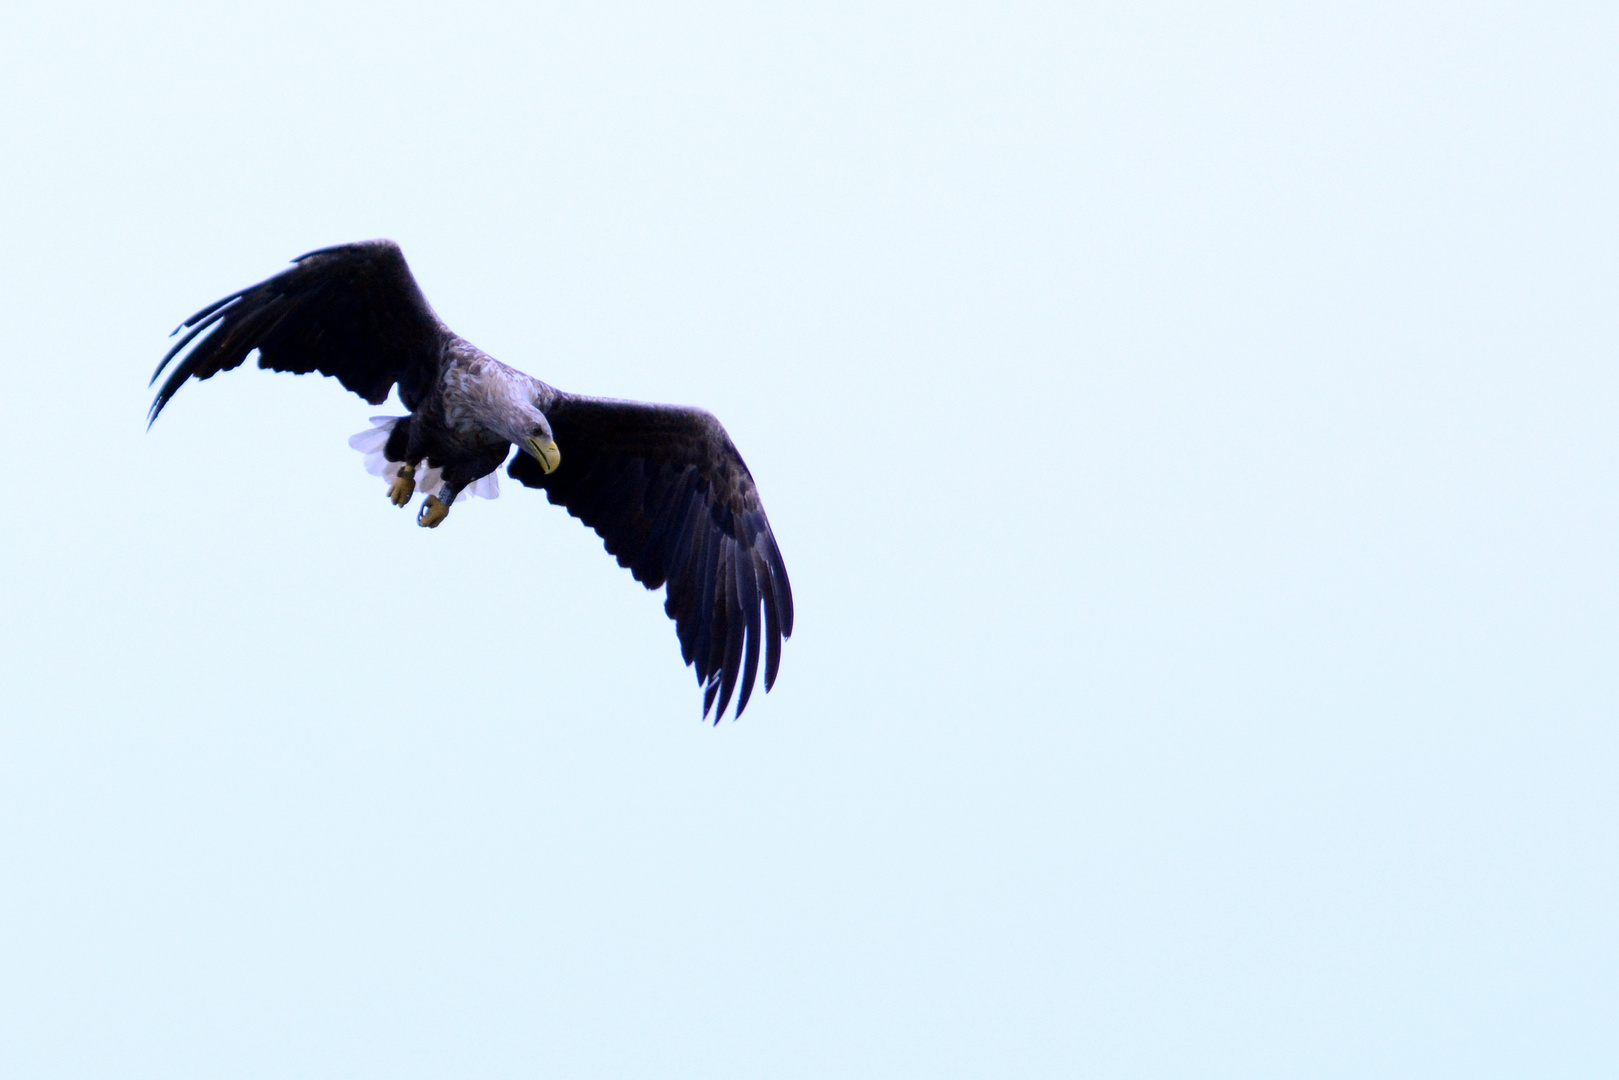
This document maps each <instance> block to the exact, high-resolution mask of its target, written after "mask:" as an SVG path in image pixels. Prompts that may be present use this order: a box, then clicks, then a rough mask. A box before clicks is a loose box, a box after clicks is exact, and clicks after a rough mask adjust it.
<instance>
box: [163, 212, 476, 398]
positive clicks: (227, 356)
mask: <svg viewBox="0 0 1619 1080" xmlns="http://www.w3.org/2000/svg"><path fill="white" fill-rule="evenodd" d="M295 262H296V265H295V266H293V267H292V268H291V269H290V270H284V271H282V272H281V273H279V274H277V275H276V276H275V277H273V278H270V279H269V280H267V281H261V282H259V284H257V285H253V286H250V287H248V288H246V289H243V290H242V291H241V292H235V293H232V294H230V295H229V296H227V297H225V298H224V299H223V300H218V301H215V302H214V303H212V304H209V305H208V306H207V307H205V308H203V309H202V310H201V311H199V312H197V313H196V314H195V315H193V316H191V318H189V319H187V320H186V321H185V322H183V323H181V324H180V326H179V328H178V329H176V330H175V333H176V334H178V333H179V332H180V331H181V330H185V331H186V334H185V335H184V336H183V337H181V338H180V340H179V341H178V342H176V343H175V346H174V348H172V349H170V350H169V351H168V354H167V355H165V356H164V357H163V360H162V362H161V363H159V364H158V366H157V370H156V371H154V372H153V373H152V381H153V382H156V381H157V377H158V376H159V375H161V374H162V373H163V369H164V368H165V367H167V366H168V364H169V361H170V360H173V359H174V358H175V356H177V355H179V353H180V352H181V351H182V350H184V349H185V347H186V346H187V345H189V344H191V342H192V341H193V340H194V339H195V338H197V336H198V335H200V334H204V333H205V332H206V336H204V337H203V338H202V340H200V341H198V342H197V344H196V347H195V348H193V349H192V350H191V351H190V352H189V353H187V354H186V356H185V358H184V360H182V361H181V362H180V363H179V364H178V365H177V366H176V367H175V369H174V371H172V372H171V373H170V374H169V377H168V380H167V381H166V382H164V384H163V388H162V389H161V390H159V391H158V394H157V397H156V398H155V399H154V400H153V402H152V409H151V412H150V414H149V420H148V422H150V421H152V420H156V419H157V416H158V414H159V413H160V412H162V411H163V406H165V405H167V404H168V403H169V399H170V398H172V397H173V396H174V394H175V391H177V390H179V389H180V387H181V385H182V384H184V382H185V381H186V380H187V379H188V378H193V377H194V378H198V379H206V378H208V377H209V376H212V375H215V374H218V373H219V372H221V371H229V370H230V369H231V368H234V367H237V366H238V365H240V364H241V362H242V361H243V360H245V359H247V355H248V354H249V353H251V352H252V351H253V350H254V349H257V350H258V351H259V367H261V368H270V369H272V370H274V371H292V372H298V373H299V374H303V373H307V372H311V371H318V372H320V373H321V374H322V375H331V376H333V377H335V378H336V379H337V380H338V381H339V382H341V383H342V384H343V385H344V386H346V387H348V388H349V389H350V390H352V391H354V392H355V393H356V394H359V395H360V396H361V397H363V398H365V399H366V400H367V401H369V402H370V403H371V404H373V405H381V404H382V403H383V402H384V401H386V400H387V399H388V391H389V390H391V389H392V388H393V385H394V383H396V382H397V383H398V384H399V397H400V399H401V400H402V401H404V403H405V405H406V407H408V408H410V409H415V408H416V405H417V399H419V398H420V397H421V395H422V394H423V393H425V392H426V390H427V389H428V388H429V387H431V386H432V385H433V383H434V381H435V380H436V379H437V378H438V374H439V363H440V357H441V356H442V355H443V352H444V344H445V342H446V341H447V340H448V338H449V336H450V332H449V330H448V329H447V328H446V327H445V326H444V324H443V323H441V322H439V319H438V316H437V315H434V314H433V309H432V308H431V307H429V306H428V304H427V299H426V297H424V296H423V295H422V290H421V289H420V288H419V287H418V286H417V284H416V279H415V278H413V277H412V276H411V274H410V267H409V266H407V265H406V264H405V256H404V254H403V253H401V252H400V250H399V248H398V246H396V245H395V244H393V243H391V242H390V241H386V240H373V241H370V242H369V243H364V244H345V245H343V246H342V247H335V248H323V249H321V250H320V251H312V252H310V253H309V254H307V255H301V256H299V257H298V258H297V259H296V260H295Z"/></svg>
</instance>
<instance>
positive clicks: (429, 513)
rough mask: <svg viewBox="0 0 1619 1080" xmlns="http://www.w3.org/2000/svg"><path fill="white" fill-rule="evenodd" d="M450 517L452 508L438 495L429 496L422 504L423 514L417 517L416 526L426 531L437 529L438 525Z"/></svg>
mask: <svg viewBox="0 0 1619 1080" xmlns="http://www.w3.org/2000/svg"><path fill="white" fill-rule="evenodd" d="M449 516H450V508H449V507H448V506H446V505H445V504H444V500H443V499H440V498H439V497H438V496H437V495H429V496H428V497H427V499H426V501H424V502H423V503H422V509H421V513H419V514H417V515H416V524H418V525H420V526H421V527H422V528H424V529H436V528H438V523H439V522H441V521H443V520H444V519H445V518H447V517H449Z"/></svg>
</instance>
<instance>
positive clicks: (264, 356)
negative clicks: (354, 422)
mask: <svg viewBox="0 0 1619 1080" xmlns="http://www.w3.org/2000/svg"><path fill="white" fill-rule="evenodd" d="M181 330H184V331H186V333H185V335H184V336H183V337H181V338H180V340H179V342H178V343H177V344H176V345H175V346H174V348H172V349H170V350H169V352H168V354H167V355H165V356H164V357H163V361H162V363H160V364H158V366H157V371H155V372H154V373H153V374H152V382H154V383H155V382H156V381H157V378H158V376H159V375H161V374H162V373H163V370H164V368H166V367H168V365H169V362H170V361H172V360H174V359H175V358H176V357H180V360H179V363H178V364H176V365H175V368H174V370H173V371H172V372H170V374H169V377H168V379H167V380H166V381H165V382H164V383H163V386H162V388H161V389H160V390H159V391H158V393H157V397H156V399H154V400H153V402H152V408H151V413H150V418H149V424H148V426H150V421H155V420H156V419H157V416H158V414H159V413H160V412H162V411H163V406H165V405H166V404H168V402H169V399H170V398H172V397H173V396H174V394H175V391H177V390H179V389H180V386H181V385H182V384H183V383H184V382H185V381H186V380H187V379H190V378H198V379H206V378H209V377H210V376H212V375H215V374H217V373H218V372H221V371H229V370H230V369H231V368H234V367H237V366H239V365H240V364H241V363H242V361H243V360H245V359H247V357H248V355H249V354H250V353H252V352H254V351H255V350H257V352H258V356H259V367H261V368H269V369H271V370H274V371H292V372H299V373H307V372H311V371H318V372H320V373H321V374H322V375H330V376H332V377H333V378H335V379H337V380H338V381H339V382H341V383H342V384H343V385H344V386H346V387H347V388H348V389H350V390H352V391H354V392H355V393H356V394H359V395H360V396H361V397H363V398H365V399H366V400H367V401H369V402H370V403H371V404H373V405H380V404H382V402H383V401H385V400H386V399H387V397H388V392H389V391H390V390H391V389H392V388H393V387H394V386H395V385H396V384H397V385H398V387H399V397H400V399H401V400H402V401H403V402H404V403H405V407H406V408H407V409H409V410H410V414H409V415H408V416H400V417H377V418H374V421H373V422H374V423H375V424H376V425H377V426H376V427H374V428H372V429H371V430H370V431H366V432H362V433H360V434H359V435H356V436H355V437H354V438H353V439H351V440H350V442H351V444H352V445H354V446H355V447H356V448H357V449H360V450H362V451H368V452H369V453H370V460H371V465H370V467H371V469H372V471H373V472H377V473H379V474H380V475H382V476H383V478H384V479H386V480H387V481H388V482H389V488H388V495H389V498H390V499H392V500H393V503H394V504H395V505H396V506H404V505H405V504H406V503H408V502H409V501H410V498H411V496H412V494H413V493H414V492H415V490H416V489H417V487H421V488H423V489H424V490H426V491H427V496H426V498H425V499H424V500H423V501H422V506H421V511H420V513H419V514H418V515H417V518H416V521H417V524H419V525H423V526H426V527H428V528H435V527H437V526H438V525H439V523H441V522H442V521H443V520H444V519H445V517H446V516H447V515H448V514H449V512H450V507H451V506H452V505H453V504H454V503H455V501H456V499H457V497H459V496H463V495H466V496H471V495H483V496H484V497H493V495H494V494H496V492H497V491H498V488H497V485H496V478H495V476H494V473H495V470H497V469H498V468H500V466H501V464H502V463H503V462H504V461H505V460H506V455H507V454H508V453H509V452H510V451H511V448H512V446H513V444H515V445H516V446H517V449H518V453H517V454H515V455H513V457H512V461H511V464H510V465H508V466H507V468H506V472H507V475H509V476H511V477H512V479H514V480H517V481H518V482H520V483H522V484H523V485H525V486H527V487H535V488H543V489H544V490H545V493H546V495H547V496H548V497H549V498H550V500H551V501H552V502H553V503H555V504H556V505H558V506H561V507H564V508H565V509H567V511H568V513H570V514H572V515H573V516H574V517H576V518H578V519H579V520H581V521H583V522H584V523H585V524H586V525H588V526H590V527H591V528H593V529H595V530H596V532H597V534H598V535H600V536H601V538H602V540H603V541H605V543H606V546H607V551H608V553H609V554H612V555H614V556H617V558H618V563H619V565H620V566H623V567H625V568H627V569H628V570H629V571H630V573H632V574H634V575H635V579H636V580H637V581H639V582H641V584H643V585H645V586H646V587H647V588H648V589H653V590H656V589H659V588H662V589H664V590H665V600H664V605H663V607H664V611H665V612H667V613H668V615H669V617H670V618H671V619H673V620H674V622H675V633H676V636H678V637H679V639H680V655H681V657H682V658H683V659H684V660H685V662H686V663H687V664H688V665H691V666H692V667H694V668H695V669H696V672H697V682H698V684H699V685H700V686H701V687H702V688H703V716H704V717H705V718H706V717H707V716H708V713H709V709H710V708H711V707H712V706H713V705H714V703H715V699H716V698H718V702H719V707H718V708H717V709H715V710H714V719H715V721H716V722H718V720H719V718H720V716H721V715H722V714H723V713H724V712H725V708H726V706H727V705H728V704H729V703H730V701H731V696H732V692H733V691H734V690H735V689H736V688H737V686H738V684H739V683H740V686H741V694H740V696H738V697H737V699H736V713H735V715H737V716H741V715H742V710H743V709H745V708H746V707H747V704H748V697H749V696H750V695H751V694H752V692H753V684H754V679H755V677H756V675H757V673H758V670H759V654H760V652H761V651H763V653H764V668H765V673H764V675H765V677H764V683H765V689H766V690H769V689H770V687H771V686H772V685H774V683H775V681H776V671H777V668H778V666H779V665H780V663H781V642H782V639H783V638H785V637H788V636H790V635H791V634H792V632H793V593H792V588H791V586H790V585H789V584H788V582H787V567H786V566H785V565H784V564H783V562H782V558H781V551H780V550H779V549H778V548H777V547H776V538H775V536H774V535H772V533H771V531H770V521H769V519H767V518H766V517H765V511H764V506H763V505H762V504H761V503H760V501H759V491H758V489H757V488H756V487H755V486H754V483H753V476H752V474H751V473H749V472H748V467H747V466H746V465H745V464H743V462H742V455H740V454H738V453H737V451H736V447H735V446H733V445H732V444H731V440H730V437H729V436H727V435H726V433H725V429H724V428H723V427H721V426H720V422H719V421H718V420H716V419H715V418H714V416H713V415H712V414H710V413H707V412H704V411H703V410H702V409H691V408H682V407H679V406H674V405H644V404H641V403H639V402H634V401H614V400H611V399H607V398H592V397H580V396H578V395H576V394H568V393H564V392H563V391H560V390H557V389H556V388H555V387H552V386H548V385H547V384H545V383H543V382H541V381H540V380H539V379H535V378H532V377H531V376H528V375H525V374H523V373H522V372H521V371H518V370H516V369H515V368H511V367H508V366H507V365H505V364H503V363H501V362H500V361H499V360H496V359H495V358H494V357H492V356H490V355H488V354H487V353H485V352H483V351H481V350H479V349H478V348H477V347H476V346H474V345H472V343H470V342H468V341H466V340H464V339H462V338H461V337H459V336H457V335H456V334H454V333H453V332H451V330H450V328H449V327H447V326H445V325H444V323H443V322H441V321H440V320H439V317H438V316H437V315H436V314H434V312H433V309H432V308H431V307H430V306H428V303H427V299H426V297H424V296H423V295H422V291H421V288H420V287H419V286H418V285H417V284H416V279H415V278H413V277H412V276H411V273H410V268H409V267H408V266H407V265H406V264H405V257H404V255H403V253H401V252H400V250H399V247H398V245H396V244H394V243H393V242H392V241H389V240H372V241H368V242H366V243H360V244H344V245H342V246H340V247H330V248H323V249H321V250H320V251H312V252H310V253H309V254H307V255H303V256H300V257H299V258H298V259H296V260H294V265H293V266H292V268H291V269H289V270H285V271H283V272H282V273H280V274H277V275H276V276H275V277H272V278H270V279H269V280H267V281H263V282H260V283H259V284H257V285H253V286H251V287H249V288H246V289H243V290H241V291H240V292H234V293H232V294H230V295H229V296H227V297H225V298H224V299H222V300H219V301H217V302H215V303H212V304H209V305H208V306H207V307H205V308H203V309H202V310H201V311H199V312H197V313H196V314H195V315H193V316H191V318H189V319H187V320H186V321H185V322H184V323H182V324H181V325H180V326H179V327H178V328H177V329H176V330H175V333H176V334H178V333H180V331H181ZM193 342H195V344H194V345H193ZM188 346H191V348H190V350H189V351H187V347H188ZM181 353H184V354H185V355H184V356H180V354H181Z"/></svg>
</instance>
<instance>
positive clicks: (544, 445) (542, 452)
mask: <svg viewBox="0 0 1619 1080" xmlns="http://www.w3.org/2000/svg"><path fill="white" fill-rule="evenodd" d="M524 442H525V444H526V447H525V448H526V449H527V450H528V452H529V453H531V454H533V455H534V456H535V457H536V458H537V459H539V462H540V468H542V469H544V470H545V471H546V472H548V473H554V472H556V471H557V466H558V465H561V464H562V451H560V450H558V449H557V444H556V440H555V439H552V440H551V441H549V442H541V441H540V440H539V439H536V438H533V437H530V438H528V439H525V440H524Z"/></svg>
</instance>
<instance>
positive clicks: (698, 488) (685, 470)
mask: <svg viewBox="0 0 1619 1080" xmlns="http://www.w3.org/2000/svg"><path fill="white" fill-rule="evenodd" d="M545 415H546V418H547V419H548V420H550V422H551V430H552V433H553V434H554V435H555V437H556V441H557V446H558V448H560V449H561V451H562V463H561V464H560V465H558V466H557V468H556V469H555V471H553V472H550V473H546V472H545V471H543V470H542V469H541V467H540V463H539V462H538V461H536V460H535V459H534V458H533V457H531V456H530V455H528V454H517V455H516V456H515V457H513V458H512V463H511V465H510V466H508V467H507V470H506V471H507V472H508V473H509V474H510V475H511V477H512V479H514V480H517V481H519V482H521V483H523V484H525V485H527V486H528V487H535V488H544V489H545V493H546V495H547V496H548V497H549V498H550V500H551V501H552V502H553V503H556V504H557V505H559V506H563V507H566V508H567V510H568V513H570V514H572V515H573V516H574V517H576V518H578V519H580V520H581V521H583V522H584V523H585V524H586V525H589V526H590V527H591V528H593V529H595V530H596V532H597V534H598V535H600V536H601V538H602V539H603V540H604V541H606V545H607V551H608V553H609V554H611V555H616V556H617V557H618V564H619V565H620V566H623V567H626V568H627V569H628V570H629V571H630V573H632V574H634V575H635V579H636V580H637V581H639V582H641V584H643V585H645V586H646V587H647V588H648V589H658V588H662V587H665V586H667V589H666V599H665V601H664V605H663V609H664V611H665V612H666V613H668V615H669V617H670V618H671V619H673V620H674V621H675V633H676V635H677V636H678V637H679V638H680V655H681V657H682V658H683V659H684V660H685V661H686V663H688V664H690V665H692V666H693V667H695V668H696V669H697V682H698V683H699V685H701V686H702V687H703V690H704V693H703V715H704V716H705V717H706V716H707V715H708V710H709V708H710V707H711V706H712V705H713V704H714V699H715V696H716V695H717V696H718V697H719V708H718V709H717V710H715V713H714V720H715V722H716V723H717V722H718V721H719V718H720V715H721V714H722V713H724V712H725V707H726V705H727V704H729V703H730V701H731V693H732V691H733V690H734V689H736V687H737V683H738V682H739V681H740V683H741V690H742V693H741V697H740V698H738V700H737V705H736V715H738V716H741V715H742V710H743V709H745V708H746V707H747V704H748V697H749V696H750V695H751V694H752V693H753V681H754V678H755V675H756V673H757V672H758V669H759V651H760V646H761V645H762V646H763V647H764V652H765V680H764V681H765V689H766V690H769V689H770V687H771V686H772V685H773V684H774V683H775V681H776V669H777V667H778V665H779V664H780V663H781V642H782V639H783V638H785V637H789V636H791V634H792V632H793V591H792V586H791V585H789V584H788V581H787V566H786V564H785V563H783V562H782V558H781V551H780V549H778V548H777V547H776V537H775V535H774V534H773V533H772V532H771V531H770V520H769V519H768V518H766V517H765V510H764V506H763V504H761V503H760V501H759V489H758V488H757V487H755V486H754V483H753V475H752V474H751V473H749V472H748V467H747V466H746V465H745V464H743V462H742V455H741V454H738V453H737V451H736V447H735V446H733V445H732V444H731V439H730V437H729V436H728V435H726V433H725V429H724V428H723V427H721V426H720V422H719V421H718V420H716V419H715V418H714V416H713V415H712V414H711V413H707V412H704V411H703V410H702V409H687V408H680V407H678V406H674V405H643V404H640V403H639V402H634V401H613V400H609V399H606V398H588V397H578V396H576V395H573V394H561V395H559V396H558V398H557V399H556V400H555V401H554V402H553V403H552V404H551V407H550V408H548V409H547V410H546V413H545ZM761 610H762V611H763V615H764V620H763V625H762V626H761V625H760V612H761Z"/></svg>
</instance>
